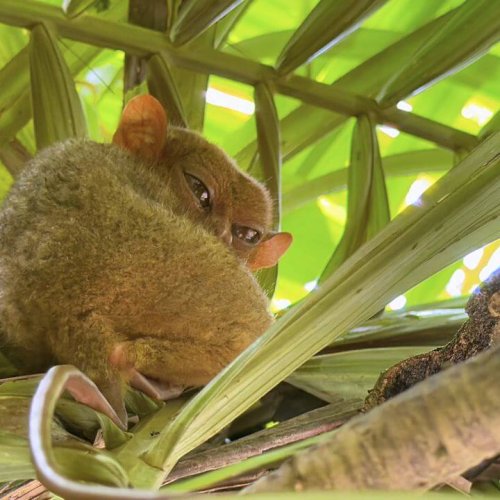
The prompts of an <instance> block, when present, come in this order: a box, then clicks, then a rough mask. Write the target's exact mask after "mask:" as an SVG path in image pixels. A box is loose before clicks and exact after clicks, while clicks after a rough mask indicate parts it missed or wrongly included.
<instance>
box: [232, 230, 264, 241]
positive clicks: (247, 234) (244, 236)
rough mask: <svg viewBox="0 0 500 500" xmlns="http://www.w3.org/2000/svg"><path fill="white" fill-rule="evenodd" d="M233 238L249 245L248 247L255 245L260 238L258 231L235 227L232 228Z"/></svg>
mask: <svg viewBox="0 0 500 500" xmlns="http://www.w3.org/2000/svg"><path fill="white" fill-rule="evenodd" d="M233 236H234V237H236V238H238V239H240V240H242V241H244V242H245V243H249V244H250V245H256V244H257V243H258V242H259V240H260V238H261V234H260V233H259V231H257V230H255V229H252V228H251V227H245V226H236V225H235V226H233Z"/></svg>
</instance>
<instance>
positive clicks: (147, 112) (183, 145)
mask: <svg viewBox="0 0 500 500" xmlns="http://www.w3.org/2000/svg"><path fill="white" fill-rule="evenodd" d="M113 142H114V143H115V144H117V145H119V146H121V147H124V148H125V149H127V150H128V151H130V152H131V153H132V154H134V155H136V156H138V157H140V158H142V159H145V160H148V161H151V162H153V163H155V164H156V165H157V167H158V172H159V174H160V175H161V176H162V177H163V178H164V180H165V182H167V183H168V184H169V185H170V186H171V187H172V189H173V192H174V193H175V194H176V195H177V197H178V207H177V208H178V210H179V211H180V212H182V213H184V214H186V215H187V216H188V217H189V218H191V219H192V220H194V221H196V222H199V223H200V224H202V225H203V226H204V227H205V228H206V229H208V230H209V231H211V232H212V233H214V234H215V235H216V236H217V237H219V238H220V239H221V240H222V241H223V242H224V243H226V244H227V245H228V246H229V247H231V248H232V249H233V250H234V252H235V253H236V255H238V257H240V258H241V259H242V260H243V261H245V262H246V263H247V264H248V266H249V268H250V269H251V270H253V271H255V270H257V269H261V268H265V267H272V266H274V265H275V264H276V263H277V262H278V260H279V258H280V257H281V256H282V255H283V254H284V253H285V251H286V250H287V249H288V247H289V246H290V244H291V242H292V236H291V235H290V234H289V233H284V232H281V233H275V232H272V231H271V224H272V200H271V197H270V195H269V193H268V191H267V190H266V188H265V187H264V186H262V185H261V184H259V183H258V182H257V181H255V180H254V179H252V178H251V177H250V176H248V175H246V174H244V173H243V172H241V171H240V170H238V168H237V167H236V165H235V164H234V162H233V161H232V160H231V159H230V158H229V157H228V156H227V155H226V154H225V153H224V152H223V151H222V150H221V149H219V148H218V147H217V146H214V145H213V144H210V143H209V142H207V141H206V140H205V139H203V138H202V137H201V136H199V135H198V134H196V133H195V132H191V131H189V130H186V129H180V128H177V127H171V126H168V123H167V116H166V113H165V110H164V109H163V107H162V105H161V104H160V103H159V102H158V101H157V100H156V99H155V98H154V97H152V96H150V95H142V96H138V97H135V98H133V99H132V100H130V101H129V103H128V104H127V106H126V107H125V109H124V111H123V114H122V117H121V120H120V124H119V126H118V130H117V131H116V133H115V135H114V137H113Z"/></svg>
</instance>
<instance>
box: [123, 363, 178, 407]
mask: <svg viewBox="0 0 500 500" xmlns="http://www.w3.org/2000/svg"><path fill="white" fill-rule="evenodd" d="M129 383H130V385H131V386H132V387H134V388H135V389H138V390H139V391H142V392H144V393H145V394H146V395H148V396H150V397H152V398H155V399H161V400H163V401H167V400H169V399H175V398H177V397H179V396H180V395H181V394H182V393H183V392H184V390H185V389H186V388H185V387H183V386H175V385H170V384H167V383H165V382H161V381H159V380H154V379H151V378H148V377H145V376H144V375H143V374H142V373H139V372H138V371H137V370H136V369H133V370H132V372H131V377H130V379H129Z"/></svg>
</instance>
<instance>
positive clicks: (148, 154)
mask: <svg viewBox="0 0 500 500" xmlns="http://www.w3.org/2000/svg"><path fill="white" fill-rule="evenodd" d="M166 139H167V114H166V113H165V110H164V109H163V106H162V105H161V104H160V102H159V101H158V100H157V99H155V98H154V97H153V96H151V95H147V94H146V95H139V96H136V97H134V98H133V99H131V100H130V101H129V102H128V103H127V105H126V106H125V109H124V110H123V113H122V116H121V118H120V123H119V125H118V129H117V131H116V132H115V135H114V136H113V144H116V145H117V146H120V147H122V148H124V149H126V150H127V151H130V152H131V153H133V154H134V155H137V156H139V157H140V158H145V159H149V160H156V159H158V157H159V156H160V154H161V152H162V150H163V147H164V146H165V141H166Z"/></svg>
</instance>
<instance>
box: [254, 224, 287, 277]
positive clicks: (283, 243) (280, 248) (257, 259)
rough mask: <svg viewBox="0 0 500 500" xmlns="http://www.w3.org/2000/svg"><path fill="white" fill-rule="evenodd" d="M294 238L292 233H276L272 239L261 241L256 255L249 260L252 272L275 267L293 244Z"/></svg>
mask: <svg viewBox="0 0 500 500" xmlns="http://www.w3.org/2000/svg"><path fill="white" fill-rule="evenodd" d="M292 240H293V237H292V235H291V234H290V233H276V234H273V235H272V236H271V237H269V238H267V239H265V240H264V241H261V242H260V243H259V244H258V245H257V248H256V249H255V250H254V253H253V254H252V255H251V256H250V259H249V260H248V266H249V267H250V269H251V270H252V271H257V269H263V268H265V267H273V266H274V265H276V264H277V263H278V260H279V259H280V258H281V256H282V255H283V254H284V253H285V252H286V251H287V250H288V247H289V246H290V245H291V244H292Z"/></svg>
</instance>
